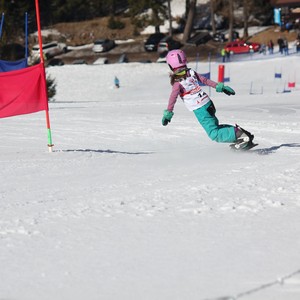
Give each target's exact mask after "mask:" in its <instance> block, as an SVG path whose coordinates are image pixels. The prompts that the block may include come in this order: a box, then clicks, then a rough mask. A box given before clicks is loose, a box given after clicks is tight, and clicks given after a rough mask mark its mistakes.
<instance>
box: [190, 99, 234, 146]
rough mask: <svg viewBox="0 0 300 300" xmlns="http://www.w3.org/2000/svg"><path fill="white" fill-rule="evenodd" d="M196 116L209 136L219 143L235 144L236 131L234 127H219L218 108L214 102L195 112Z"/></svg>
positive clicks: (224, 125)
mask: <svg viewBox="0 0 300 300" xmlns="http://www.w3.org/2000/svg"><path fill="white" fill-rule="evenodd" d="M194 114H195V116H196V118H197V119H198V121H199V123H200V124H201V125H202V127H203V128H204V130H205V131H206V133H207V135H208V136H209V137H210V138H211V139H212V140H213V141H216V142H218V143H233V142H235V141H236V136H235V129H234V126H232V125H226V124H223V125H219V120H218V119H217V117H216V108H215V106H214V104H213V102H212V101H209V102H208V103H207V104H205V105H204V106H202V107H200V108H198V109H196V110H194Z"/></svg>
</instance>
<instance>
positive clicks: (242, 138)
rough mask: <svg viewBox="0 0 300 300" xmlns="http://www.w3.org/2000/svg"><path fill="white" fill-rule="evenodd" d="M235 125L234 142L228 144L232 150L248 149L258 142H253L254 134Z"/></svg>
mask: <svg viewBox="0 0 300 300" xmlns="http://www.w3.org/2000/svg"><path fill="white" fill-rule="evenodd" d="M235 126H236V137H237V140H236V141H235V143H233V144H231V145H230V148H231V149H233V150H249V149H251V148H253V147H255V146H257V145H258V144H255V143H253V139H254V135H253V134H251V133H250V132H249V131H247V130H245V129H243V128H242V127H240V126H239V125H235Z"/></svg>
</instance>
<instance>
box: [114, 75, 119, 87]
mask: <svg viewBox="0 0 300 300" xmlns="http://www.w3.org/2000/svg"><path fill="white" fill-rule="evenodd" d="M115 87H116V88H117V89H118V88H119V87H120V80H119V78H118V77H117V76H115Z"/></svg>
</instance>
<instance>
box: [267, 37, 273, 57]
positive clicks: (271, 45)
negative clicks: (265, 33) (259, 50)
mask: <svg viewBox="0 0 300 300" xmlns="http://www.w3.org/2000/svg"><path fill="white" fill-rule="evenodd" d="M268 51H269V54H273V53H274V43H273V41H272V40H269V42H268Z"/></svg>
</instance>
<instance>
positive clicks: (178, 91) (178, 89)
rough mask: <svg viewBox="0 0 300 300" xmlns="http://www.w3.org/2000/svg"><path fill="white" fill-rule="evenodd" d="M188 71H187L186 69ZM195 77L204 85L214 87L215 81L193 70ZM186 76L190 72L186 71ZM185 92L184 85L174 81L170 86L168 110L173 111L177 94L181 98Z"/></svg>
mask: <svg viewBox="0 0 300 300" xmlns="http://www.w3.org/2000/svg"><path fill="white" fill-rule="evenodd" d="M188 72H189V71H188ZM193 72H194V73H195V75H196V77H197V79H198V80H199V81H200V82H201V83H202V84H204V85H207V86H210V87H213V88H216V85H217V82H215V81H212V80H210V79H207V78H206V77H204V76H202V75H201V74H199V73H196V72H195V71H193ZM188 76H190V74H189V73H188ZM185 93H186V90H185V89H184V87H183V86H182V85H181V84H180V82H179V81H176V82H175V83H174V84H173V86H172V92H171V95H170V97H169V103H168V107H167V109H168V111H173V109H174V106H175V103H176V101H177V98H178V96H181V98H183V95H184V94H185Z"/></svg>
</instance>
